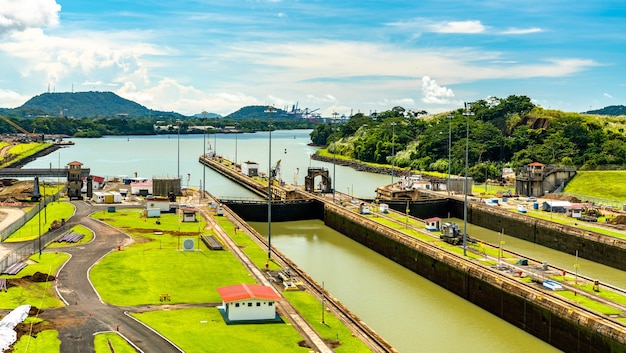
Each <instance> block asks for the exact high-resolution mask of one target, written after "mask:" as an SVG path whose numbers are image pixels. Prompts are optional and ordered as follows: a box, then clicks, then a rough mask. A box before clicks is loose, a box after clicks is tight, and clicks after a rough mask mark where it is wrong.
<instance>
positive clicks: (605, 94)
mask: <svg viewBox="0 0 626 353" xmlns="http://www.w3.org/2000/svg"><path fill="white" fill-rule="evenodd" d="M603 96H604V97H606V98H613V96H612V95H610V94H608V93H604V94H603Z"/></svg>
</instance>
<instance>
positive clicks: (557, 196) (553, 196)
mask: <svg viewBox="0 0 626 353" xmlns="http://www.w3.org/2000/svg"><path fill="white" fill-rule="evenodd" d="M541 198H544V199H549V200H560V201H569V202H571V203H580V202H581V201H580V199H579V198H577V197H574V196H568V195H562V194H546V195H543V196H541Z"/></svg>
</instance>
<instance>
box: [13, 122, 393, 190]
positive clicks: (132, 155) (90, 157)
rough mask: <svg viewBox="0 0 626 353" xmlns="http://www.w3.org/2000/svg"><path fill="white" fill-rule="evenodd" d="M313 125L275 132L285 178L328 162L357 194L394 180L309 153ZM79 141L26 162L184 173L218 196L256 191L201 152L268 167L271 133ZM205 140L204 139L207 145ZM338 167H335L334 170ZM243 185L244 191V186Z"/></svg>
mask: <svg viewBox="0 0 626 353" xmlns="http://www.w3.org/2000/svg"><path fill="white" fill-rule="evenodd" d="M310 133H311V130H290V131H274V132H272V167H274V166H275V165H276V163H277V161H278V160H280V176H281V177H282V179H283V180H285V182H287V183H290V184H293V183H294V181H295V183H297V184H298V185H303V184H304V177H305V176H306V173H307V168H308V167H322V168H327V169H328V171H329V173H330V176H331V178H332V177H333V174H334V175H335V176H336V178H335V179H336V184H335V185H336V190H337V191H340V192H344V193H348V192H349V193H350V194H352V195H354V196H356V197H361V198H374V197H375V196H376V187H377V186H380V185H384V184H389V183H390V182H391V176H386V175H380V174H372V173H362V172H357V171H355V170H354V169H352V168H348V167H342V166H336V167H334V166H333V165H332V163H325V162H320V161H315V160H312V159H311V158H310V155H312V154H314V153H315V151H316V150H317V148H316V147H312V146H308V143H309V142H310V138H309V134H310ZM71 141H73V142H74V143H75V145H74V146H72V147H69V148H62V149H60V150H58V151H56V152H53V153H51V154H49V155H47V156H44V157H42V158H39V159H37V160H36V161H33V162H31V163H29V164H28V165H26V166H25V168H49V167H51V168H63V167H65V165H66V164H67V163H69V162H72V161H79V162H82V163H83V164H84V168H90V169H91V174H93V175H98V176H102V177H106V178H108V177H118V176H121V175H126V176H135V174H136V175H137V176H140V177H149V178H151V177H175V176H176V175H180V176H181V180H182V184H183V185H182V186H183V187H186V186H191V187H201V185H202V184H203V181H204V180H205V179H206V189H207V190H209V191H210V192H211V193H212V194H213V195H215V196H218V197H224V198H225V197H255V198H256V196H255V195H254V194H253V193H251V192H248V191H245V190H244V189H243V188H241V187H239V186H237V185H236V184H235V183H233V182H230V181H228V180H227V179H226V178H223V177H221V176H220V175H219V174H217V173H215V172H213V171H211V169H209V168H206V171H203V166H202V165H201V164H200V163H199V162H198V158H199V157H200V156H201V155H202V154H203V153H205V151H206V152H208V151H212V150H215V151H216V153H217V154H218V155H221V156H223V157H225V158H228V159H230V160H234V159H235V150H236V154H237V161H238V162H239V163H241V162H245V161H253V162H256V163H258V164H259V170H260V171H264V172H267V171H268V165H269V159H268V150H269V133H268V132H257V133H252V134H214V135H206V136H203V135H180V137H178V135H159V136H130V137H127V136H111V137H103V138H98V139H71ZM205 142H206V145H205ZM333 169H334V171H333ZM242 190H243V192H242Z"/></svg>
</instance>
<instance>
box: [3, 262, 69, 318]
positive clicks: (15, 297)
mask: <svg viewBox="0 0 626 353" xmlns="http://www.w3.org/2000/svg"><path fill="white" fill-rule="evenodd" d="M69 257H70V256H69V255H68V254H64V253H58V254H55V253H51V252H44V253H42V254H41V258H40V257H39V254H35V255H32V256H31V257H30V260H31V261H30V262H32V263H31V264H29V265H28V266H26V267H25V268H24V269H23V270H22V271H20V272H19V273H18V274H17V275H14V276H10V275H1V276H0V277H2V278H7V279H8V280H9V281H10V282H11V283H14V282H15V283H18V284H19V285H18V286H16V287H11V288H9V290H8V291H7V292H6V293H4V292H2V293H0V298H2V300H0V308H1V309H15V308H17V307H18V306H20V305H24V304H30V305H33V306H36V307H38V308H59V307H62V306H63V303H62V302H61V301H60V300H59V299H58V297H57V295H56V292H55V291H54V283H53V282H40V283H34V282H31V281H26V280H22V279H21V278H22V277H24V276H31V275H33V274H34V273H35V272H41V273H45V274H51V275H54V274H56V272H57V270H58V269H59V267H61V265H62V264H63V263H65V261H67V260H68V259H69Z"/></svg>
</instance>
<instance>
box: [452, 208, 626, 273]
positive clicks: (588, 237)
mask: <svg viewBox="0 0 626 353" xmlns="http://www.w3.org/2000/svg"><path fill="white" fill-rule="evenodd" d="M450 209H451V211H452V214H453V215H454V216H455V217H460V218H462V217H463V202H461V201H458V200H450ZM467 220H468V222H470V223H471V224H475V225H477V226H481V227H484V228H487V229H490V230H493V231H497V232H499V231H501V230H502V229H504V232H505V233H506V234H507V235H510V236H513V237H516V238H519V239H523V240H526V241H530V242H533V243H536V244H539V245H543V246H547V247H549V248H551V249H555V250H558V251H561V252H564V253H568V254H575V253H576V251H578V256H580V257H582V258H584V259H587V260H591V261H594V262H598V263H601V264H604V265H607V266H611V267H613V268H617V269H620V270H626V241H625V240H623V239H618V238H614V237H609V236H605V235H602V234H599V233H595V232H590V231H586V230H582V229H580V228H577V227H574V226H567V225H561V224H556V223H552V222H549V221H546V220H542V219H537V218H532V217H529V216H525V215H522V214H517V213H514V212H510V211H506V210H500V209H497V208H495V207H489V206H483V205H481V204H476V203H471V204H470V205H469V208H468V212H467Z"/></svg>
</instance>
